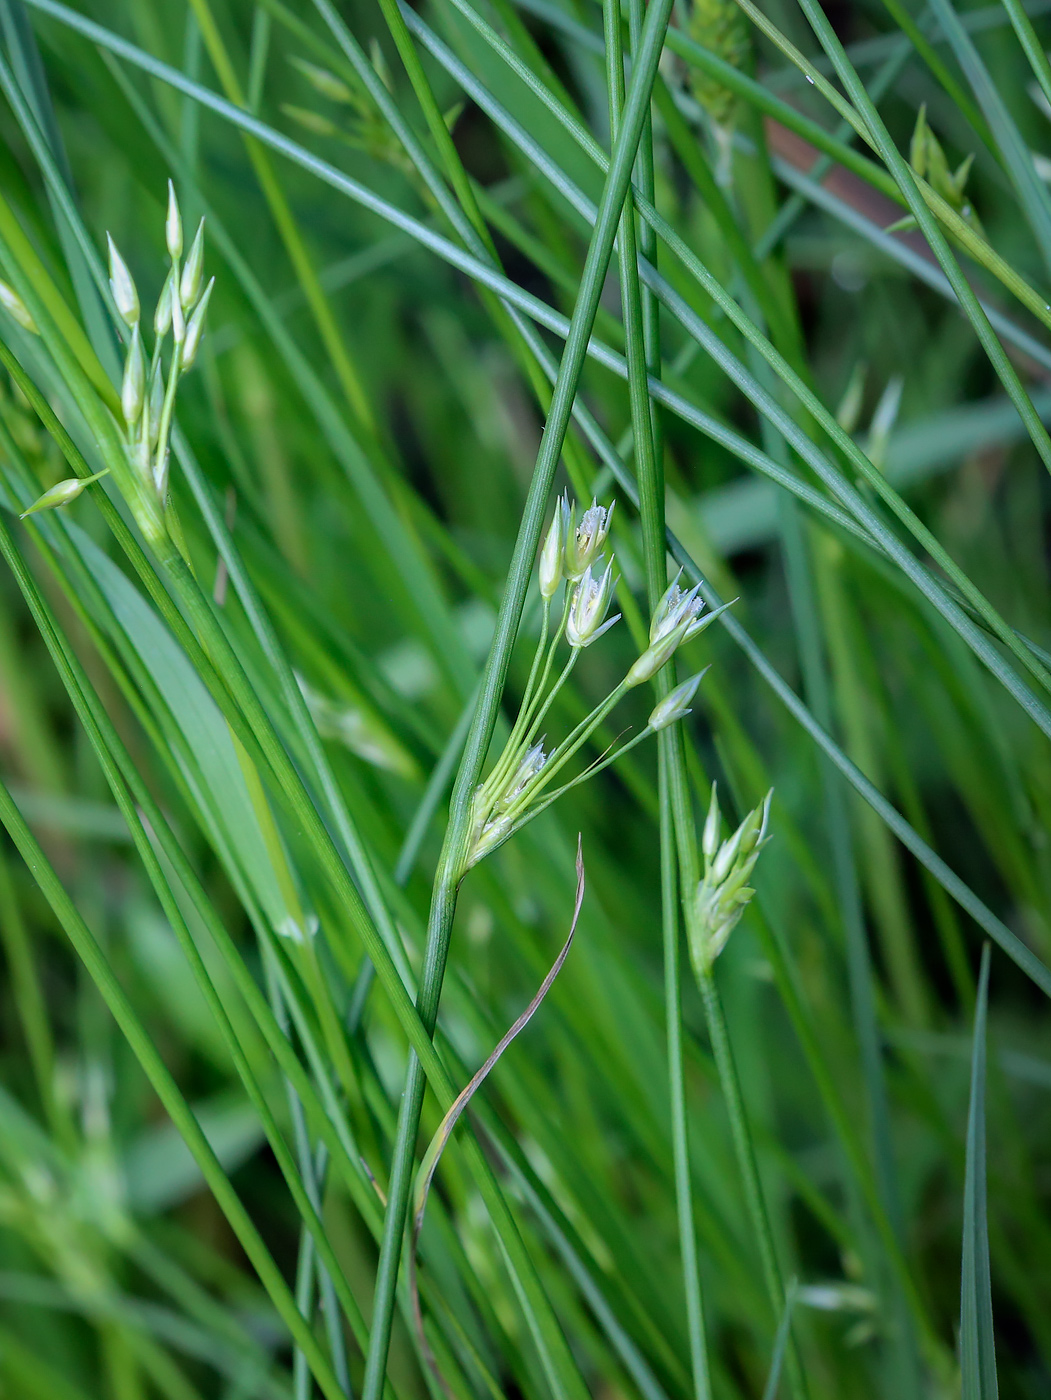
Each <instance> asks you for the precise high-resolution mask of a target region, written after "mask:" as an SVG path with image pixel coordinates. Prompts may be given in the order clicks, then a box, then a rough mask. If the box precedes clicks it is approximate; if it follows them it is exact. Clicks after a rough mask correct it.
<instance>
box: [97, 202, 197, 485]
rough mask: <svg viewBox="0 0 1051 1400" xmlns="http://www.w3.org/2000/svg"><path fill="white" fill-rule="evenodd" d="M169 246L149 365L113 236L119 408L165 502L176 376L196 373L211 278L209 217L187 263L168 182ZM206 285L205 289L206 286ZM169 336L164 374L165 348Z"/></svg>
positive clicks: (146, 473)
mask: <svg viewBox="0 0 1051 1400" xmlns="http://www.w3.org/2000/svg"><path fill="white" fill-rule="evenodd" d="M164 241H165V244H166V246H167V249H168V258H169V260H170V266H169V270H168V275H167V277H166V278H165V281H164V286H163V288H162V289H161V294H160V297H159V298H158V300H157V306H156V309H155V311H154V313H153V352H152V354H151V355H150V357H149V364H147V357H146V350H145V346H144V344H143V336H142V312H141V307H140V303H139V293H138V289H137V288H136V286H135V282H134V279H133V278H132V275H131V273H130V272H129V271H128V266H127V264H126V263H125V261H124V259H123V258H122V257H121V255H120V253H119V252H118V251H117V247H116V244H115V243H114V242H113V239H112V238H109V268H110V282H109V285H110V291H111V292H112V293H113V301H114V304H115V305H116V308H117V311H118V313H119V314H120V318H121V320H122V321H123V322H124V324H125V325H126V326H127V327H128V330H129V331H130V332H131V335H130V338H129V340H128V353H127V356H126V359H125V362H124V378H123V381H122V384H121V393H120V403H121V412H122V414H123V417H124V426H125V432H126V434H127V443H128V451H129V455H130V457H131V459H132V462H133V464H134V465H135V466H136V468H137V469H138V471H139V474H140V476H141V477H142V479H143V480H144V481H146V482H148V483H149V484H150V485H151V486H152V487H153V489H154V490H155V491H156V493H157V496H158V498H159V499H160V501H161V503H162V504H163V502H164V500H165V498H166V497H167V494H168V456H169V438H170V434H171V423H172V412H173V410H174V407H175V391H176V388H177V386H178V382H179V378H180V376H181V375H183V374H185V373H186V371H187V370H189V369H191V368H192V366H193V363H194V361H195V360H196V358H197V352H198V350H199V349H200V346H201V337H202V336H203V334H204V319H205V315H206V314H207V311H208V301H209V298H210V297H211V294H212V287H213V286H214V285H215V278H214V277H213V278H212V279H211V281H210V282H209V283H208V285H207V286H204V285H203V283H204V220H203V219H202V220H201V222H200V224H199V225H198V228H197V233H196V235H195V236H194V240H193V242H192V243H191V244H190V250H189V252H188V253H187V254H186V257H185V259H184V258H183V228H182V215H181V214H180V212H179V202H178V200H177V199H176V197H175V189H174V187H173V185H172V183H171V181H170V180H169V181H168V215H167V218H166V219H165V222H164ZM202 288H203V289H202ZM169 333H170V335H171V337H172V351H171V355H170V356H169V361H168V371H167V377H165V369H164V355H163V351H164V344H165V341H166V340H167V338H168V335H169Z"/></svg>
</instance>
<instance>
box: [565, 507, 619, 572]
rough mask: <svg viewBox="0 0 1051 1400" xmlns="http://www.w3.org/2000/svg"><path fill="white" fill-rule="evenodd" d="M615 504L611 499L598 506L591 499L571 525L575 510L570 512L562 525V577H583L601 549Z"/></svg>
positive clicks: (611, 520)
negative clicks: (574, 524) (564, 537)
mask: <svg viewBox="0 0 1051 1400" xmlns="http://www.w3.org/2000/svg"><path fill="white" fill-rule="evenodd" d="M616 504H617V503H616V501H614V502H613V504H612V505H611V506H610V507H609V509H608V510H607V509H606V507H605V506H600V505H599V503H598V502H597V501H594V500H593V501H592V502H591V505H590V506H588V508H587V510H586V511H585V512H584V514H583V515H582V516H581V517H580V524H579V525H577V526H576V528H575V529H574V527H573V518H574V515H575V511H571V512H570V514H569V520H568V523H567V528H566V545H565V559H564V567H565V572H566V578H568V579H570V580H572V581H573V582H574V583H575V582H576V581H577V579H582V578H583V577H584V574H585V572H586V570H587V569H589V568H590V567H591V565H592V564H594V563H595V562H596V561H597V560H598V557H599V555H600V554H601V553H602V550H603V547H604V545H605V543H606V537H607V535H608V534H609V528H610V525H611V524H612V523H613V509H614V507H615V506H616Z"/></svg>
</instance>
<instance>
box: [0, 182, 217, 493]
mask: <svg viewBox="0 0 1051 1400" xmlns="http://www.w3.org/2000/svg"><path fill="white" fill-rule="evenodd" d="M106 237H107V241H108V244H109V287H110V292H111V294H112V296H113V304H114V306H115V307H116V310H117V314H118V315H119V317H120V319H121V321H122V322H123V323H124V325H125V326H126V327H127V330H128V331H129V332H130V335H129V336H128V338H127V343H128V350H127V355H126V356H125V361H124V375H123V378H122V380H121V389H120V411H121V417H122V419H123V425H124V439H125V444H126V447H127V452H128V458H129V460H130V461H131V464H132V466H133V468H134V469H135V474H136V479H137V482H138V486H139V488H144V489H145V490H146V491H148V492H149V493H150V494H151V495H152V496H153V497H154V499H155V502H156V503H157V504H159V505H160V507H161V509H162V510H163V508H164V506H165V504H166V501H167V496H168V459H169V451H170V438H171V428H172V415H173V413H174V410H175V392H176V389H177V387H178V384H179V380H180V378H181V376H182V375H184V374H185V373H186V372H187V370H189V369H192V367H193V363H194V361H195V360H196V358H197V352H198V350H199V349H200V348H201V338H202V336H203V335H204V320H205V316H206V315H207V312H208V302H209V299H210V298H211V295H212V288H213V286H214V285H215V278H214V277H213V278H212V279H211V280H210V281H209V283H208V284H207V286H203V283H204V220H203V219H202V220H201V222H200V224H199V225H198V227H197V233H196V234H195V236H194V240H193V242H192V243H191V244H190V250H189V252H188V253H187V254H186V257H185V259H184V258H183V228H182V215H181V213H180V212H179V202H178V200H177V199H176V197H175V189H174V187H173V186H172V182H171V181H170V180H169V181H168V213H167V217H166V219H165V222H164V240H165V244H166V246H167V249H168V258H169V268H168V274H167V276H166V278H165V281H164V286H163V288H162V289H161V294H160V297H159V299H158V301H157V307H156V310H155V311H154V314H153V351H152V353H151V355H150V357H149V364H147V358H146V350H145V347H144V344H143V336H142V306H141V303H140V301H139V292H138V288H137V287H136V285H135V279H134V278H133V277H132V275H131V272H130V271H129V269H128V265H127V263H126V262H125V261H124V259H123V258H122V257H121V255H120V253H119V252H118V250H117V246H116V244H115V243H114V242H113V239H112V238H111V237H110V236H109V235H108V234H107V236H106ZM0 306H2V307H3V308H4V310H5V311H7V313H8V314H9V315H10V316H11V317H13V319H14V320H15V321H17V322H18V324H19V325H20V326H22V327H23V328H24V329H25V330H27V331H31V332H33V333H34V334H39V329H38V327H37V325H36V323H35V322H34V320H33V317H32V315H31V313H30V311H29V308H28V307H27V306H26V304H25V302H24V301H23V300H22V298H21V297H20V296H19V295H18V293H17V292H16V291H15V290H14V288H13V287H10V286H8V284H7V283H6V282H3V281H0ZM169 334H170V335H171V337H172V350H171V353H170V355H169V356H168V368H167V375H165V366H164V345H165V342H166V340H167V338H168V336H169ZM108 471H109V468H108V467H107V468H106V469H105V470H104V471H100V472H96V473H95V475H94V476H82V477H76V476H74V477H69V478H68V479H67V480H65V481H60V482H58V483H57V484H56V485H55V486H52V487H50V489H49V490H47V491H45V492H44V494H43V495H42V496H40V497H39V498H38V499H37V500H35V501H34V502H33V504H32V505H31V506H29V507H28V509H26V510H24V511H23V512H22V517H23V519H24V518H25V517H26V516H27V515H35V514H36V513H37V512H38V511H43V510H54V509H55V508H56V507H57V506H64V505H68V504H69V503H70V502H71V501H75V500H76V499H77V497H78V496H79V495H80V493H81V492H82V491H83V490H84V488H85V486H89V485H90V484H91V483H92V482H93V481H98V479H99V478H100V477H103V476H105V475H106V474H107V472H108ZM132 504H133V506H134V505H135V502H134V500H133V501H132Z"/></svg>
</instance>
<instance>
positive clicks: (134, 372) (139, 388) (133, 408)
mask: <svg viewBox="0 0 1051 1400" xmlns="http://www.w3.org/2000/svg"><path fill="white" fill-rule="evenodd" d="M145 398H146V361H145V359H144V358H143V354H142V336H141V335H140V334H139V328H138V326H136V327H135V329H134V330H133V331H132V333H131V344H130V345H129V346H128V358H127V359H126V360H125V362H124V381H123V383H122V384H121V387H120V407H121V412H122V413H123V414H124V421H125V423H127V425H128V427H129V428H133V427H134V426H135V424H136V423H137V422H138V421H139V419H140V418H141V417H142V405H143V403H144V402H145Z"/></svg>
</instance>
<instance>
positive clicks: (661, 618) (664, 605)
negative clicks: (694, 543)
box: [650, 569, 704, 646]
mask: <svg viewBox="0 0 1051 1400" xmlns="http://www.w3.org/2000/svg"><path fill="white" fill-rule="evenodd" d="M681 578H682V570H681V569H680V570H679V572H678V573H677V574H676V575H675V577H674V578H673V579H672V581H671V583H670V584H669V585H668V588H667V590H666V591H665V594H664V597H663V598H662V599H661V600H660V602H659V603H658V604H657V606H656V607H655V608H654V610H653V616H652V617H651V618H650V645H651V646H652V645H653V644H654V643H655V642H659V641H660V640H661V638H662V637H666V636H667V635H668V634H669V633H670V632H674V631H675V629H676V627H678V626H680V625H681V624H682V623H683V622H687V621H692V620H693V618H695V617H696V616H697V615H698V614H699V613H700V612H702V611H703V610H704V599H703V598H701V597H700V596H699V595H700V591H701V585H700V584H699V583H698V584H696V585H695V586H694V587H693V588H691V589H690V590H689V592H687V593H684V592H683V591H682V589H681V588H680V587H679V580H680V579H681Z"/></svg>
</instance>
